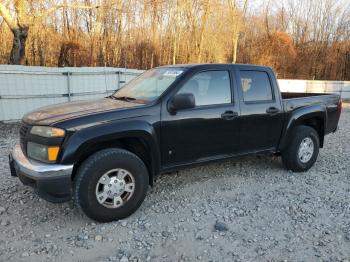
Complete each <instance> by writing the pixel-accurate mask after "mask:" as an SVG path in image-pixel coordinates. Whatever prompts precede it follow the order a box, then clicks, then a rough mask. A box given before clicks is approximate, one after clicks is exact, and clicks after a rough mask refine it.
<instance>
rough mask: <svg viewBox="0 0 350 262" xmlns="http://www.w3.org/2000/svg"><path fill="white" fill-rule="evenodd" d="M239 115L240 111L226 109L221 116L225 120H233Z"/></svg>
mask: <svg viewBox="0 0 350 262" xmlns="http://www.w3.org/2000/svg"><path fill="white" fill-rule="evenodd" d="M237 116H238V113H237V112H233V111H226V112H224V113H222V114H221V118H222V119H225V120H232V119H234V118H236V117H237Z"/></svg>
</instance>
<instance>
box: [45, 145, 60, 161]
mask: <svg viewBox="0 0 350 262" xmlns="http://www.w3.org/2000/svg"><path fill="white" fill-rule="evenodd" d="M59 151H60V147H59V146H50V147H49V148H48V149H47V158H48V160H49V161H56V160H57V157H58V152H59Z"/></svg>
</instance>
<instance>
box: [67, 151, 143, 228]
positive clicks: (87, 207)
mask: <svg viewBox="0 0 350 262" xmlns="http://www.w3.org/2000/svg"><path fill="white" fill-rule="evenodd" d="M116 168H122V169H124V170H127V171H128V172H130V174H132V176H133V178H134V184H135V188H134V191H133V194H132V195H131V196H130V199H128V200H127V201H126V202H125V203H124V204H123V205H121V206H120V207H116V208H108V207H105V206H104V205H103V204H100V203H99V202H98V200H97V196H96V186H97V184H98V181H99V180H100V178H101V177H102V176H103V175H104V174H105V173H106V172H108V171H109V170H113V169H116ZM148 184H149V180H148V171H147V168H146V166H145V164H144V163H143V161H142V160H141V159H140V158H139V157H138V156H136V155H135V154H133V153H131V152H129V151H127V150H124V149H119V148H115V149H105V150H101V151H99V152H97V153H95V154H93V155H91V156H90V157H89V158H87V159H86V160H85V161H84V162H83V163H82V165H81V166H80V167H79V169H78V171H77V175H76V177H75V183H74V198H75V202H76V204H77V205H78V207H79V208H81V209H82V211H83V212H84V213H85V214H86V215H87V216H88V217H90V218H91V219H93V220H96V221H99V222H110V221H114V220H119V219H123V218H125V217H128V216H130V215H131V214H132V213H134V212H135V211H136V210H137V209H138V208H139V206H140V205H141V204H142V202H143V200H144V199H145V197H146V193H147V189H148Z"/></svg>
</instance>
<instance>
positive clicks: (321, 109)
mask: <svg viewBox="0 0 350 262" xmlns="http://www.w3.org/2000/svg"><path fill="white" fill-rule="evenodd" d="M312 119H317V120H321V121H322V127H323V130H321V131H322V134H324V133H325V128H326V123H327V109H326V106H324V105H311V106H307V107H301V108H298V109H295V110H293V111H291V112H289V113H287V119H286V124H285V128H284V129H283V132H282V136H281V141H280V144H279V151H282V150H283V149H285V148H286V147H287V145H288V143H289V141H290V139H291V137H290V136H291V132H292V130H293V128H294V127H296V126H298V125H300V124H303V123H305V122H307V121H309V120H312ZM320 140H321V142H322V141H323V137H320Z"/></svg>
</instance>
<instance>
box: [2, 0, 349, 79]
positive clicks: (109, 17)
mask: <svg viewBox="0 0 350 262" xmlns="http://www.w3.org/2000/svg"><path fill="white" fill-rule="evenodd" d="M0 63H2V64H24V65H39V66H60V67H62V66H116V67H128V68H137V69H148V68H152V67H155V66H159V65H165V64H181V63H251V64H261V65H268V66H272V67H273V68H274V69H275V71H276V72H277V74H278V77H279V78H303V79H329V80H350V4H349V2H348V1H346V0H285V1H277V0H264V1H259V0H53V1H49V0H2V1H0Z"/></svg>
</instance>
